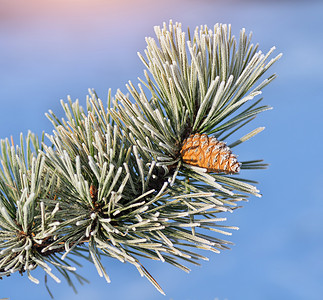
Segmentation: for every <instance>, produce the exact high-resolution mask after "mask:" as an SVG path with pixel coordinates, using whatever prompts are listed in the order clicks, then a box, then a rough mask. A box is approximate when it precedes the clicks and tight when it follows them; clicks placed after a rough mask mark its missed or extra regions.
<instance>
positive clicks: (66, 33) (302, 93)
mask: <svg viewBox="0 0 323 300" xmlns="http://www.w3.org/2000/svg"><path fill="white" fill-rule="evenodd" d="M322 16H323V3H322V1H310V0H307V1H301V0H299V1H295V0H294V1H282V0H280V1H272V0H271V1H256V0H254V1H252V0H242V1H241V0H240V1H238V0H237V1H232V0H229V1H227V0H222V1H220V0H219V1H216V0H183V1H179V0H163V1H148V0H132V1H131V0H119V1H112V0H46V1H42V0H25V1H23V0H21V1H18V0H0V91H1V94H0V95H1V96H0V138H1V139H3V138H6V137H10V136H11V135H12V136H13V138H14V140H15V141H17V140H18V138H19V134H20V132H23V133H24V134H26V133H27V131H28V130H31V131H33V132H36V133H38V134H40V133H41V132H42V131H43V130H45V131H46V132H51V131H52V126H51V124H50V122H49V121H48V120H47V119H46V117H45V116H44V113H45V112H47V111H48V110H49V109H52V110H53V111H54V112H56V113H57V115H59V116H60V117H62V116H63V114H62V109H61V107H60V103H59V100H60V99H64V100H66V97H67V95H71V97H72V99H73V100H75V99H76V98H78V99H79V100H80V102H81V103H83V104H85V98H86V94H87V89H88V88H94V89H95V90H96V92H97V93H98V95H99V96H100V97H101V99H102V100H103V101H104V102H106V97H107V93H108V89H109V88H111V89H112V94H115V92H116V91H117V89H118V88H120V89H121V90H122V91H124V92H125V91H126V89H125V84H126V83H127V81H128V80H131V81H133V82H134V83H135V84H136V83H137V82H138V80H137V77H138V76H140V77H143V69H144V66H143V65H142V63H141V61H140V60H139V58H138V57H137V51H139V52H141V53H143V50H144V49H145V37H146V36H154V31H153V26H155V25H160V26H162V24H163V22H167V23H168V21H169V19H172V20H173V21H174V22H176V21H178V22H181V23H182V25H183V28H187V27H188V26H189V27H190V29H191V30H192V29H194V28H195V27H196V26H199V25H204V24H207V25H208V26H209V27H213V25H214V24H215V23H230V24H232V31H233V33H234V34H235V35H236V36H239V31H240V29H241V28H243V27H244V28H246V31H247V32H249V31H252V32H253V42H254V43H257V42H259V44H260V49H261V50H262V51H263V52H267V51H268V50H269V49H270V48H271V47H272V46H273V45H275V46H276V47H277V50H276V51H275V53H276V54H278V53H280V52H283V54H284V56H283V57H282V59H281V60H280V61H279V62H278V63H276V65H274V67H273V68H272V69H271V70H270V72H269V73H268V75H270V74H271V73H273V72H274V73H277V74H278V78H277V79H276V80H275V81H274V82H273V83H272V84H270V85H269V86H268V87H266V88H265V89H264V91H263V96H264V99H265V100H264V103H265V104H269V105H271V106H273V107H274V110H272V111H269V112H265V113H263V114H262V115H261V116H259V117H257V119H256V120H255V121H253V124H252V127H253V128H256V127H258V126H266V130H265V131H264V132H262V133H261V134H259V135H258V136H256V137H255V138H254V139H252V140H250V141H248V142H246V143H244V145H241V146H239V147H237V148H235V153H236V154H239V158H241V160H245V159H257V158H264V159H265V161H266V162H268V163H270V167H269V169H268V170H259V171H249V173H245V174H243V175H245V176H246V177H248V178H252V179H256V180H258V181H259V182H260V184H259V185H258V187H259V188H260V190H261V192H262V194H263V197H262V198H260V199H258V198H254V197H253V198H251V200H250V202H248V203H246V204H245V205H244V207H243V208H242V209H240V210H238V211H235V213H233V214H229V215H227V217H228V222H227V224H229V225H237V226H239V227H240V230H239V231H237V232H233V235H232V237H230V238H229V239H230V240H231V241H233V242H234V243H235V246H233V247H232V249H231V250H230V251H224V252H222V253H221V254H214V253H204V254H205V255H207V256H208V257H209V258H210V261H208V262H202V266H201V267H195V266H191V267H192V271H191V273H190V274H186V273H184V272H183V271H180V270H177V269H176V268H174V267H172V266H170V265H167V264H163V263H161V262H147V264H146V265H145V266H146V267H147V269H148V270H149V272H150V273H151V274H152V275H153V276H154V277H155V278H156V279H157V281H158V282H159V284H160V285H161V286H162V287H163V289H164V291H165V292H166V296H162V295H160V294H159V293H158V291H157V290H155V288H154V287H153V286H152V285H151V284H150V283H149V282H148V280H146V279H145V278H141V277H140V276H139V273H138V272H137V271H136V270H135V269H134V268H133V267H132V266H130V265H127V264H122V263H120V262H118V261H115V260H113V259H106V260H104V264H105V266H106V269H107V272H108V273H109V275H110V277H111V279H112V282H111V283H110V284H107V283H106V282H105V281H104V279H102V278H100V277H99V276H98V275H97V273H96V269H95V267H94V266H92V265H91V264H87V263H84V267H83V268H81V269H79V271H80V273H81V274H82V275H84V276H85V277H86V278H88V279H89V280H90V281H91V283H90V284H88V285H84V286H81V285H77V289H78V294H75V293H74V292H73V290H72V289H71V288H70V287H68V285H67V284H66V283H65V282H62V283H60V284H56V283H55V282H54V281H53V280H52V279H51V278H50V279H49V283H48V284H49V286H50V288H51V290H52V292H53V294H54V296H55V298H56V299H58V300H67V299H68V300H74V299H75V300H76V299H78V300H85V299H97V300H101V299H117V300H119V299H131V300H137V299H141V300H148V299H149V300H150V299H156V300H159V299H160V300H162V299H167V300H171V299H172V300H215V299H218V300H224V299H227V300H237V299H240V300H241V299H242V300H244V299H248V300H254V299H257V300H258V299H265V300H267V299H268V300H269V299H285V300H288V299H292V300H298V299H323V238H322V237H323V217H322V216H323V196H322V187H323V172H322V169H323V168H322V167H323V164H322V159H321V158H320V156H319V155H321V154H322V153H323V142H322V140H321V138H322V125H323V121H322V119H323V117H322V111H323V99H322V85H323V75H322V69H323V60H322V53H323V35H322V30H323V18H322ZM245 133H247V131H244V130H242V132H241V133H240V135H241V136H242V135H244V134H245ZM33 274H34V276H35V277H37V278H39V279H40V280H41V283H40V284H39V285H38V286H37V285H35V284H33V283H32V282H30V281H29V280H28V278H27V277H26V276H23V277H21V276H20V275H19V274H14V275H13V276H11V277H9V278H4V279H3V280H1V281H0V298H6V297H7V298H10V299H11V300H20V299H24V300H31V299H32V300H40V299H41V300H45V299H50V297H49V295H48V293H47V291H46V289H45V287H44V280H43V279H44V275H43V273H42V272H41V271H38V270H36V271H35V272H34V273H33Z"/></svg>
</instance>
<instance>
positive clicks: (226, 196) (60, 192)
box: [0, 22, 281, 293]
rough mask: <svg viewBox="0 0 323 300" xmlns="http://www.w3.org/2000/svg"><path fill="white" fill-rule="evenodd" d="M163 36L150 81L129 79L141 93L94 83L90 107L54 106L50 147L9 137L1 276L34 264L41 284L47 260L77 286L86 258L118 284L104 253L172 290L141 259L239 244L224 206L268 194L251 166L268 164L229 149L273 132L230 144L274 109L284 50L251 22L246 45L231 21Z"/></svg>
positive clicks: (0, 225) (190, 257)
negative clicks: (269, 101)
mask: <svg viewBox="0 0 323 300" xmlns="http://www.w3.org/2000/svg"><path fill="white" fill-rule="evenodd" d="M155 33H156V36H157V41H156V40H155V39H153V38H147V39H146V41H147V49H146V50H145V56H146V58H145V57H144V56H142V55H140V54H139V57H140V58H141V60H142V61H143V63H144V65H145V67H146V68H147V71H145V80H140V81H141V83H142V84H143V85H142V84H139V85H138V87H135V86H134V85H133V84H132V83H131V82H129V84H128V85H127V88H128V91H129V93H130V96H131V97H132V99H130V97H129V96H128V95H125V94H123V93H122V92H121V91H118V92H117V94H116V96H115V99H112V97H111V92H109V97H108V105H107V107H105V106H104V105H103V103H102V101H101V100H100V99H99V98H98V97H97V95H96V94H95V92H94V91H90V95H89V96H88V98H87V103H86V109H83V108H82V107H81V106H80V104H79V102H78V101H75V102H72V100H71V99H68V102H67V103H65V102H64V101H61V105H62V107H63V109H64V112H65V118H63V119H59V118H58V117H57V116H56V115H55V113H54V112H52V111H49V113H48V114H47V117H48V119H49V120H50V121H51V123H52V124H53V126H54V131H53V134H46V135H45V136H46V137H47V138H48V143H45V142H44V137H43V138H42V140H41V141H40V140H39V139H38V138H37V137H36V136H35V135H33V134H31V133H28V135H27V137H26V140H25V141H24V139H23V137H22V136H21V140H20V146H18V145H17V146H15V145H14V144H13V141H12V142H11V144H10V142H9V140H8V139H7V140H3V141H1V168H0V277H3V276H6V275H10V274H12V273H14V272H16V271H18V272H20V273H22V274H23V273H25V272H26V273H27V276H28V278H29V279H30V280H32V281H33V282H35V283H38V282H39V280H38V279H36V278H34V277H33V276H32V275H31V271H32V270H33V269H35V268H36V267H40V268H42V269H43V270H44V271H45V273H46V276H47V275H49V276H50V277H52V278H53V279H54V280H55V281H56V282H59V281H60V279H59V278H58V277H57V276H56V275H55V274H54V272H53V271H52V267H53V266H54V267H55V268H56V270H57V271H58V272H59V273H61V275H63V277H64V278H65V279H66V280H67V282H68V283H69V284H70V285H71V286H72V287H73V288H75V287H74V285H73V283H72V280H71V278H70V274H73V275H75V276H76V278H77V279H78V280H79V281H80V282H81V283H82V282H85V281H86V280H85V279H84V278H83V277H81V276H80V275H78V274H77V273H76V272H75V270H76V268H75V265H79V263H78V262H77V260H75V259H74V257H73V256H75V257H76V258H84V259H87V260H90V261H91V262H93V264H94V266H95V267H96V269H97V271H98V274H99V276H101V277H104V278H105V280H106V281H107V282H110V278H109V276H108V274H107V272H106V270H105V267H104V265H103V263H102V261H101V257H102V256H108V257H111V258H115V259H117V260H119V261H121V262H128V263H130V264H132V265H134V266H135V267H136V268H137V270H138V272H139V273H140V274H141V276H145V277H147V279H148V280H149V281H150V282H151V283H152V284H153V285H154V286H155V287H156V288H157V289H158V290H159V291H160V292H161V293H164V292H163V290H162V288H161V287H160V286H159V284H158V283H157V281H156V280H155V279H154V278H153V277H152V275H151V274H150V273H149V272H148V271H147V270H146V269H145V267H144V266H143V265H142V263H141V258H142V257H144V258H150V259H153V260H160V261H162V262H167V263H170V264H172V265H174V266H176V267H178V268H181V269H183V270H184V271H186V272H188V271H189V268H188V267H187V266H186V265H185V263H192V264H199V260H201V259H202V260H207V257H205V256H204V255H202V254H200V250H201V249H204V250H208V251H212V252H215V253H219V252H220V251H221V250H224V249H228V248H229V247H230V246H231V245H232V243H231V242H230V241H227V240H225V239H222V238H220V237H219V236H218V235H219V234H220V235H231V231H232V230H235V229H237V227H235V226H228V225H223V224H224V223H223V222H225V221H226V218H225V217H223V216H219V214H220V213H224V212H233V211H234V210H235V209H237V208H238V207H239V206H238V203H240V202H241V201H245V200H246V199H247V198H248V197H249V196H250V195H255V196H260V194H259V191H258V189H257V188H256V187H255V186H254V184H255V183H254V182H252V181H250V180H248V179H243V178H241V177H240V174H239V170H240V166H241V169H263V168H265V167H266V164H264V163H263V162H262V160H249V161H244V162H240V163H239V162H238V161H237V159H236V156H235V154H233V153H232V151H231V150H230V148H233V147H235V146H238V145H239V144H241V143H242V142H245V141H246V140H248V139H250V138H251V137H253V136H254V135H256V134H257V133H258V132H260V131H261V130H262V129H263V128H262V127H260V128H258V129H255V130H253V131H252V132H250V133H248V134H247V135H244V136H243V137H241V138H239V139H238V140H236V141H233V142H231V144H230V146H226V145H225V142H224V141H225V140H227V139H228V138H229V137H231V135H233V134H234V133H236V132H237V131H239V130H240V129H241V128H243V127H244V126H245V125H246V124H247V123H249V122H250V121H252V120H253V119H254V118H255V116H256V115H257V114H259V113H261V112H263V111H266V110H268V109H270V107H268V106H266V105H260V102H261V100H262V98H260V99H258V96H259V95H260V94H261V91H262V89H263V88H264V87H265V86H266V85H267V84H269V83H270V82H271V81H272V80H273V79H274V78H275V75H270V76H268V77H267V78H265V79H262V78H263V75H264V73H265V72H266V71H267V70H268V69H269V67H270V66H271V65H272V64H273V63H274V62H276V61H277V60H278V59H279V57H280V56H281V55H278V56H276V57H275V58H273V59H271V60H269V58H270V56H271V54H272V52H273V50H274V48H272V49H271V50H270V51H269V52H268V53H267V54H263V53H262V52H261V51H259V50H258V45H253V44H251V34H250V35H249V36H247V35H246V33H245V30H244V29H243V30H242V31H241V32H240V37H239V41H238V42H237V41H236V39H235V37H234V36H233V35H232V34H231V27H230V25H229V26H227V25H222V24H216V25H215V26H214V28H213V30H211V29H209V28H207V27H206V26H204V27H200V28H196V30H195V31H194V33H193V35H192V36H191V35H190V33H189V32H188V34H185V33H184V32H183V31H182V29H181V25H180V24H179V23H176V24H173V23H172V22H170V23H169V27H168V28H167V26H166V24H164V26H163V27H162V28H160V27H155ZM211 135H212V136H211ZM220 138H221V139H220ZM235 149H236V148H235ZM84 253H87V254H88V255H84ZM46 278H47V277H46ZM46 282H47V279H46Z"/></svg>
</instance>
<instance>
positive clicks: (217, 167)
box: [180, 133, 241, 174]
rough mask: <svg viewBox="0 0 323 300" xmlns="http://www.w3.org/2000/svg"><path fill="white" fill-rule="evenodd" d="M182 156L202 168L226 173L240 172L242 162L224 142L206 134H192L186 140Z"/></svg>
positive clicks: (188, 162)
mask: <svg viewBox="0 0 323 300" xmlns="http://www.w3.org/2000/svg"><path fill="white" fill-rule="evenodd" d="M180 153H181V156H182V159H183V161H184V162H185V163H187V164H189V165H193V166H198V167H201V168H206V169H207V171H208V172H216V173H221V172H224V173H226V174H233V173H238V172H239V171H240V165H241V164H240V163H239V162H238V161H237V157H236V156H235V155H234V154H232V152H231V150H230V148H229V147H227V146H226V144H225V143H224V142H221V141H218V140H217V139H216V138H215V137H208V136H207V135H206V134H199V133H196V134H192V135H190V136H189V137H188V138H187V139H185V140H184V142H183V145H182V149H181V152H180Z"/></svg>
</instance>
